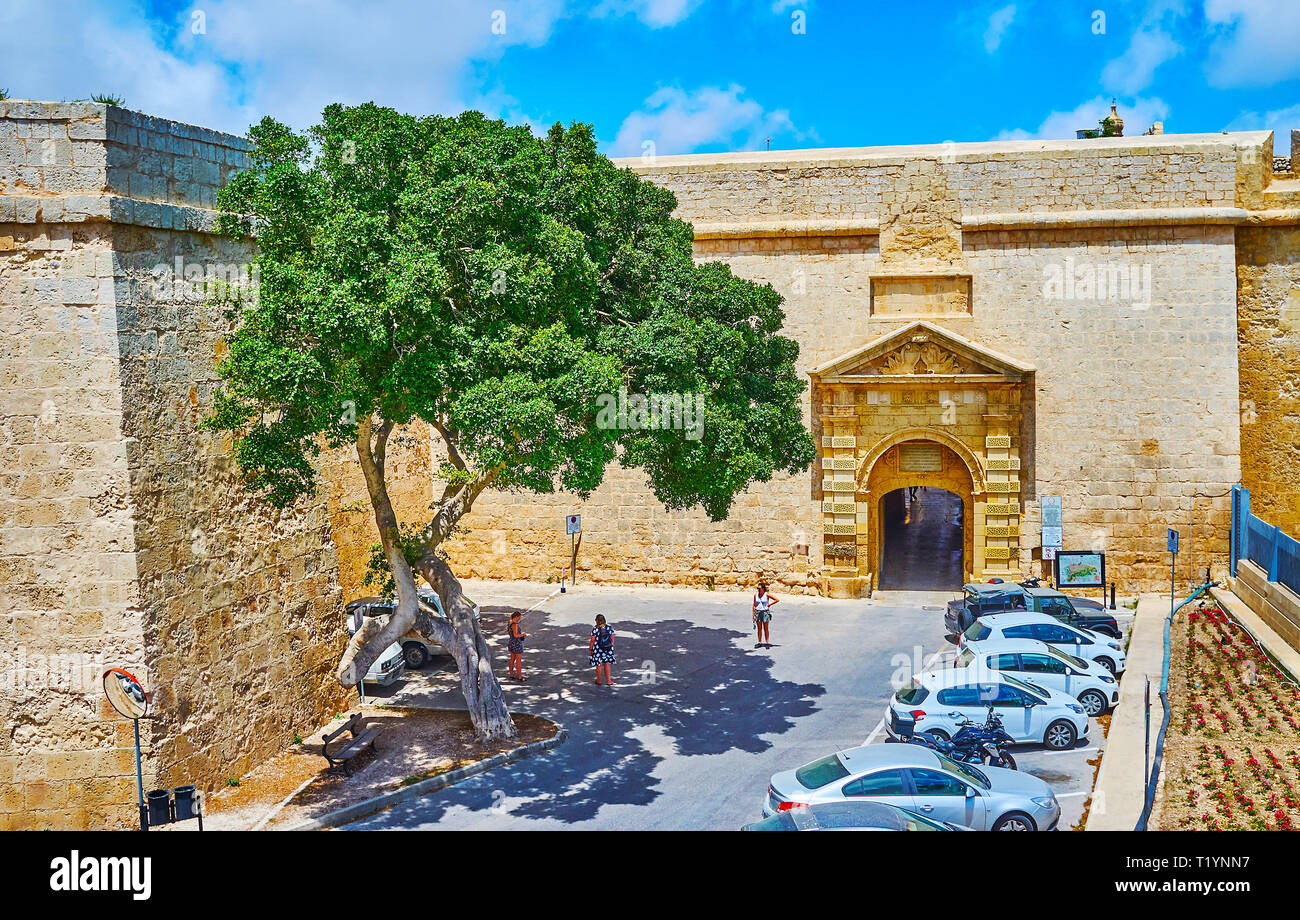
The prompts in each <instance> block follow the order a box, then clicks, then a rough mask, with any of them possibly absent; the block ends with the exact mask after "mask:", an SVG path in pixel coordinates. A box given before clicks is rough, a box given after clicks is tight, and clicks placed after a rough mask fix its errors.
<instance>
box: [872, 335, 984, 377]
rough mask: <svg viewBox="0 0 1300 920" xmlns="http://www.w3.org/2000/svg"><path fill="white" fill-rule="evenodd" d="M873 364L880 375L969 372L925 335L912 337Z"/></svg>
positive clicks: (959, 361) (955, 357)
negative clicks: (877, 368)
mask: <svg viewBox="0 0 1300 920" xmlns="http://www.w3.org/2000/svg"><path fill="white" fill-rule="evenodd" d="M874 364H875V365H876V366H877V367H879V369H880V372H881V373H882V374H962V373H966V372H967V371H968V370H969V369H968V368H966V367H964V366H963V364H962V362H961V360H960V359H959V358H958V357H957V356H956V355H955V354H953V353H952V352H951V351H949V350H948V349H946V348H944V347H943V346H942V345H939V344H938V343H936V342H932V341H930V337H929V336H927V335H917V336H913V337H912V340H911V341H910V342H908V343H907V344H906V345H903V346H902V347H901V348H896V349H894V350H893V351H890V352H886V353H885V354H884V355H883V356H881V357H880V358H879V359H878V360H877V361H876V362H874ZM864 370H865V368H864Z"/></svg>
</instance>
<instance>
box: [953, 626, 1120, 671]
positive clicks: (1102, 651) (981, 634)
mask: <svg viewBox="0 0 1300 920" xmlns="http://www.w3.org/2000/svg"><path fill="white" fill-rule="evenodd" d="M989 639H1037V640H1038V641H1039V642H1046V643H1047V644H1048V645H1051V646H1053V647H1054V648H1056V649H1057V650H1058V651H1062V652H1068V653H1070V654H1071V655H1073V656H1074V657H1075V658H1086V659H1087V660H1089V661H1095V662H1097V664H1099V665H1101V666H1102V667H1103V668H1105V669H1106V670H1107V671H1110V673H1112V674H1122V673H1124V665H1125V657H1124V646H1123V644H1122V643H1121V642H1120V641H1119V640H1118V639H1112V638H1111V637H1110V636H1103V635H1102V634H1101V633H1095V632H1093V631H1092V630H1090V629H1084V628H1083V627H1081V626H1067V625H1066V624H1064V623H1062V622H1061V621H1060V620H1058V619H1056V618H1054V617H1050V616H1048V615H1047V614H1045V613H994V614H991V615H989V616H986V617H981V618H980V619H978V620H976V621H975V622H974V623H972V624H971V625H970V626H969V627H968V628H967V630H966V631H965V632H964V633H962V634H961V636H960V637H959V638H958V643H957V644H958V645H960V646H961V647H962V648H965V647H966V643H967V642H985V641H988V640H989Z"/></svg>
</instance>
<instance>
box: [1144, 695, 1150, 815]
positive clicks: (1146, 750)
mask: <svg viewBox="0 0 1300 920" xmlns="http://www.w3.org/2000/svg"><path fill="white" fill-rule="evenodd" d="M1142 704H1143V706H1144V707H1145V709H1144V714H1145V720H1146V743H1145V745H1144V747H1143V749H1142V764H1143V768H1142V801H1143V802H1145V801H1147V799H1148V798H1150V793H1151V677H1150V676H1149V675H1148V676H1147V688H1146V692H1145V693H1144V694H1143V697H1142Z"/></svg>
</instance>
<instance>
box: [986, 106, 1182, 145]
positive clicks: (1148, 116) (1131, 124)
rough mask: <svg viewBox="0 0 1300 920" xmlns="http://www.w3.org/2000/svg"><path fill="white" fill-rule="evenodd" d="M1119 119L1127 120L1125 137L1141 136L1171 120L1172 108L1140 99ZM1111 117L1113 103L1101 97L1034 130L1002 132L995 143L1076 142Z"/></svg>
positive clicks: (1123, 109) (1056, 114)
mask: <svg viewBox="0 0 1300 920" xmlns="http://www.w3.org/2000/svg"><path fill="white" fill-rule="evenodd" d="M1118 111H1119V115H1120V117H1121V118H1123V119H1124V133H1125V134H1126V135H1129V136H1132V135H1134V134H1141V133H1143V132H1144V131H1146V129H1147V128H1149V127H1151V123H1152V122H1155V121H1164V120H1165V119H1166V118H1168V116H1169V106H1167V105H1166V104H1165V103H1164V102H1163V101H1162V100H1160V99H1155V98H1152V99H1143V98H1137V99H1134V100H1132V102H1131V103H1129V104H1121V105H1120V106H1119V107H1118ZM1109 114H1110V100H1109V99H1105V98H1103V97H1101V96H1097V97H1096V98H1094V99H1089V100H1087V101H1086V102H1081V103H1079V105H1077V106H1075V107H1074V108H1073V109H1071V110H1070V111H1068V112H1055V111H1054V112H1052V113H1051V114H1049V115H1048V116H1047V117H1046V118H1044V119H1043V122H1042V124H1040V125H1039V126H1038V127H1037V128H1036V129H1034V130H1025V129H1023V128H1013V129H1011V130H1007V131H1002V132H1000V133H999V134H998V136H997V137H995V138H994V140H998V141H1018V140H1031V139H1041V140H1051V139H1058V140H1059V139H1065V138H1073V137H1074V132H1075V131H1078V130H1080V129H1084V128H1096V127H1098V122H1100V121H1101V120H1102V119H1103V118H1104V117H1106V116H1107V115H1109Z"/></svg>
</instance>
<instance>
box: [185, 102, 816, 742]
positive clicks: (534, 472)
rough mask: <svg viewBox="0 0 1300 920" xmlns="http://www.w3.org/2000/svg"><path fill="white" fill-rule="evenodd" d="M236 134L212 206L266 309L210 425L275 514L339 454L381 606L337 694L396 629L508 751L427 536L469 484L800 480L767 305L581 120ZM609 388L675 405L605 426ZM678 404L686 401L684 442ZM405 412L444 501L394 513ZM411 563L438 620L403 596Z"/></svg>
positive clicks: (233, 350) (238, 325) (800, 429)
mask: <svg viewBox="0 0 1300 920" xmlns="http://www.w3.org/2000/svg"><path fill="white" fill-rule="evenodd" d="M251 139H252V141H253V147H252V151H251V168H250V169H248V170H246V171H243V172H240V173H239V174H237V175H236V176H235V177H234V178H233V179H232V180H231V182H230V183H229V184H228V185H227V186H226V187H225V188H224V189H222V190H221V192H220V194H219V198H218V203H219V205H220V207H221V208H222V209H223V211H224V212H226V213H224V214H223V216H222V218H221V225H220V227H221V229H222V230H223V231H224V232H227V233H231V234H240V235H251V236H253V237H254V238H255V239H256V243H257V251H256V256H255V266H256V269H257V274H258V278H259V285H258V296H257V297H256V298H255V299H254V300H252V301H251V302H244V303H240V304H238V305H237V306H236V307H235V308H234V313H235V315H234V316H233V317H232V319H233V321H234V325H235V328H234V332H233V334H232V335H231V337H230V341H229V351H228V353H227V355H226V357H225V358H224V359H223V361H222V363H221V366H220V373H221V376H222V378H223V381H224V385H223V387H222V389H221V390H220V391H219V392H218V393H217V395H216V397H215V400H214V404H213V408H212V412H211V414H210V416H209V417H208V419H207V420H206V422H205V424H207V425H208V426H209V427H211V428H215V429H220V430H225V431H228V432H230V433H231V435H232V440H233V444H234V454H235V458H236V460H237V461H238V464H239V467H240V469H241V471H242V473H243V475H244V478H245V482H246V484H247V486H248V487H249V488H251V489H253V490H255V491H257V492H260V493H262V494H264V495H265V496H266V498H267V499H268V500H269V501H270V502H272V503H274V504H275V505H277V506H281V507H284V506H287V505H290V504H292V503H293V502H294V501H296V500H297V499H298V498H299V497H301V496H302V495H304V494H305V493H308V492H311V491H312V490H313V489H314V488H315V485H316V464H315V456H316V454H317V453H318V452H319V451H320V450H321V448H322V445H329V446H330V447H334V448H339V447H342V446H344V445H348V444H352V445H354V446H355V449H356V453H357V459H358V462H359V464H360V466H361V469H362V472H363V474H364V476H365V479H366V484H367V489H368V491H369V494H370V499H371V505H372V508H373V511H374V515H375V523H376V525H377V528H378V531H379V535H380V541H381V550H382V555H383V558H384V560H386V562H387V564H388V567H389V570H390V574H391V575H392V578H393V583H394V586H395V588H396V591H397V595H398V604H397V609H396V612H395V613H394V614H393V615H391V616H389V617H388V618H387V620H386V621H385V622H383V623H382V624H378V623H376V624H367V625H365V626H363V628H362V629H361V630H359V631H358V632H357V633H356V634H355V635H354V636H353V638H352V640H351V641H350V643H349V647H348V650H347V651H346V652H345V654H344V658H343V663H342V664H341V665H340V668H339V680H340V681H342V682H343V683H345V684H351V683H354V682H355V681H357V680H358V679H360V675H362V674H364V673H365V671H366V669H367V668H369V666H370V665H371V664H372V663H373V662H374V661H375V660H376V659H377V657H378V656H379V655H380V653H381V652H382V651H383V649H384V648H385V647H387V646H388V645H389V644H390V643H391V642H393V641H395V640H396V639H399V638H400V637H401V636H402V635H404V634H405V632H406V631H407V630H408V629H410V628H412V626H414V627H415V628H417V629H419V630H421V631H424V632H425V633H426V634H428V635H430V636H432V637H433V638H435V639H436V640H437V641H439V642H441V643H442V644H443V645H444V646H446V647H447V648H448V650H449V651H451V652H452V654H453V655H454V656H455V657H456V660H457V664H458V667H459V670H460V675H461V684H462V688H463V690H464V692H465V694H466V699H467V701H468V702H469V704H470V715H471V717H472V718H473V719H474V721H475V725H476V727H478V729H479V733H480V737H483V738H484V739H485V740H486V739H487V738H490V737H500V736H503V735H506V736H508V735H510V734H513V723H512V722H511V720H510V718H509V714H508V713H507V712H506V710H505V707H504V702H503V701H502V699H501V695H500V690H499V687H498V685H497V683H496V680H495V677H494V676H493V675H492V670H491V649H490V648H489V646H488V644H487V643H486V641H485V639H484V637H483V635H482V632H481V629H480V627H479V624H478V620H477V614H476V613H475V612H474V607H473V605H472V604H471V603H469V602H468V601H467V600H466V599H465V598H464V596H463V594H462V593H461V591H460V586H459V582H458V581H457V580H456V578H455V576H454V575H453V574H452V573H451V571H450V568H449V567H448V565H447V563H446V561H445V559H443V558H442V556H441V555H440V554H439V553H438V547H439V545H440V544H441V542H442V541H443V540H444V539H445V538H446V537H447V536H448V534H450V533H451V531H452V528H454V527H455V526H456V523H457V522H458V521H459V520H460V519H461V517H463V516H464V515H465V514H466V513H468V512H469V510H470V508H471V506H472V504H473V502H474V500H475V498H476V497H477V496H478V495H479V494H480V493H481V492H482V491H483V490H484V489H487V488H496V489H511V490H524V491H528V490H531V491H533V492H551V491H554V490H557V489H563V490H567V491H569V492H573V493H576V494H578V495H580V496H586V495H588V494H590V493H591V491H592V490H593V489H595V488H596V487H597V486H598V485H599V484H600V482H601V479H602V477H603V476H604V473H605V470H606V468H607V467H608V466H609V464H610V463H611V462H618V463H621V464H623V465H624V466H626V467H635V468H640V469H643V470H644V471H645V472H646V474H647V477H648V479H649V484H650V488H651V489H652V490H653V491H654V494H655V495H656V496H657V497H658V498H659V500H660V501H661V502H663V504H664V505H665V506H666V507H667V508H669V509H685V508H692V507H699V508H702V509H703V510H704V512H705V513H707V514H708V515H709V517H710V518H712V519H714V520H720V519H722V518H724V517H726V515H727V513H728V511H729V509H730V508H731V505H732V503H733V501H734V500H735V498H736V496H737V495H738V494H739V493H740V492H742V491H743V490H744V489H745V488H746V487H748V486H749V485H750V484H751V483H754V482H759V481H764V480H767V479H770V478H771V477H772V476H773V475H775V474H777V473H778V472H781V471H787V472H795V471H798V470H802V469H805V468H807V466H808V464H809V463H810V462H811V459H812V457H813V454H814V451H813V445H812V440H811V438H810V436H809V434H808V432H807V430H806V428H805V427H804V425H803V423H802V419H801V411H800V397H801V394H802V391H803V387H804V383H803V381H802V380H800V379H799V378H798V376H797V375H796V373H795V369H794V365H795V359H796V357H797V355H798V346H797V345H796V344H795V343H794V342H793V341H791V340H790V339H788V338H785V337H783V336H781V335H780V334H779V330H780V329H781V325H782V323H783V321H784V314H783V313H782V310H781V297H780V295H778V294H777V292H776V291H775V290H773V289H772V287H771V286H770V285H768V284H756V283H754V282H752V281H747V280H744V279H741V278H737V277H736V276H735V275H733V274H732V272H731V270H730V269H729V268H728V267H727V266H725V265H723V264H720V263H709V264H696V262H695V261H694V259H693V257H692V239H693V231H692V229H691V226H690V225H689V224H688V223H686V222H684V221H681V220H678V219H675V218H674V217H673V216H672V212H673V209H674V208H675V207H676V204H677V202H676V199H675V197H674V196H673V194H672V193H671V192H669V191H668V190H666V189H664V188H661V187H659V186H656V185H654V184H653V183H651V182H648V181H646V180H643V179H641V178H640V177H639V176H637V175H636V174H635V173H634V172H633V171H632V170H629V169H620V168H619V167H618V166H616V165H615V164H614V163H613V162H611V161H610V160H609V159H608V158H607V157H605V156H603V155H601V154H600V153H599V152H598V151H597V149H596V142H595V138H594V136H593V134H592V130H591V128H590V127H588V126H586V125H581V124H575V125H572V126H570V127H568V128H564V127H562V126H561V125H558V124H557V125H556V126H555V127H553V128H552V129H551V130H550V131H549V132H548V133H547V135H546V137H544V138H539V137H537V136H535V135H534V134H532V132H531V131H529V130H528V129H527V128H524V127H509V126H507V125H506V124H504V123H503V122H500V121H492V120H489V119H487V118H485V117H484V116H483V115H481V114H479V113H477V112H466V113H464V114H462V115H460V116H458V117H455V118H446V117H426V118H417V117H413V116H409V115H403V114H400V113H398V112H395V111H393V110H391V109H387V108H381V107H379V106H376V105H373V104H366V105H360V106H356V107H351V108H349V107H344V106H341V105H332V106H330V107H329V108H327V109H326V110H325V112H324V113H323V116H322V120H321V123H320V124H319V125H317V126H316V127H314V128H312V129H311V130H310V131H309V132H307V133H306V134H299V133H295V132H294V131H291V130H290V129H289V128H287V127H285V126H284V125H282V124H279V123H277V122H275V121H274V120H272V119H269V118H268V119H264V120H263V121H262V122H261V123H259V124H258V125H256V126H255V127H254V128H253V129H252V131H251ZM616 393H617V394H618V397H617V398H618V400H620V401H625V400H636V399H644V398H647V397H650V398H659V397H666V398H667V399H668V400H669V403H670V404H672V401H673V400H675V401H676V402H675V404H676V405H677V406H678V414H677V415H676V416H672V415H671V414H670V415H668V416H666V417H665V416H663V415H660V416H658V417H656V418H654V419H653V420H652V419H647V418H645V417H644V413H641V412H636V411H634V412H625V411H624V412H618V413H611V412H610V411H609V408H610V403H611V399H612V398H613V397H614V394H616ZM628 394H633V395H632V396H630V397H629V396H628ZM683 404H686V405H689V406H690V407H691V408H692V409H694V408H696V407H698V408H699V409H700V410H701V415H702V418H693V419H692V420H691V421H692V422H693V424H691V425H690V426H689V428H688V427H687V426H686V425H684V424H682V422H684V421H685V419H684V417H683V416H684V413H683V412H682V411H681V407H682V406H683ZM414 420H422V421H423V422H426V423H428V425H430V426H431V427H432V428H433V429H434V430H435V431H437V433H438V434H439V435H440V436H441V438H442V441H443V446H444V448H445V451H444V452H445V455H446V462H445V463H444V464H443V465H442V468H441V470H440V478H441V479H442V480H443V481H444V483H445V488H444V491H443V493H442V496H441V498H440V499H438V500H437V501H435V502H434V504H433V505H432V506H431V507H430V509H429V514H428V515H427V519H425V520H420V521H406V522H402V521H399V520H398V519H397V515H396V513H395V511H394V509H393V507H392V503H391V501H390V500H389V498H388V494H387V486H386V483H385V478H384V475H385V474H384V462H385V450H386V446H387V443H388V437H389V435H390V434H391V433H392V432H393V430H394V428H395V427H397V426H401V425H404V424H407V423H409V422H412V421H414ZM643 421H652V423H651V424H641V423H642V422H643ZM665 421H667V422H668V423H669V424H663V422H665ZM653 422H658V423H659V424H654V423H653ZM416 572H418V573H419V574H420V575H421V576H423V577H424V579H425V580H426V581H428V582H429V584H430V585H431V586H433V588H434V589H435V590H436V591H437V592H438V593H439V595H440V597H441V599H442V604H443V607H444V609H445V611H446V616H445V617H442V618H438V617H431V616H429V615H428V611H426V610H424V608H423V607H422V606H421V605H420V604H419V602H418V597H417V590H418V589H417V587H416V583H415V581H414V573H416Z"/></svg>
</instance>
